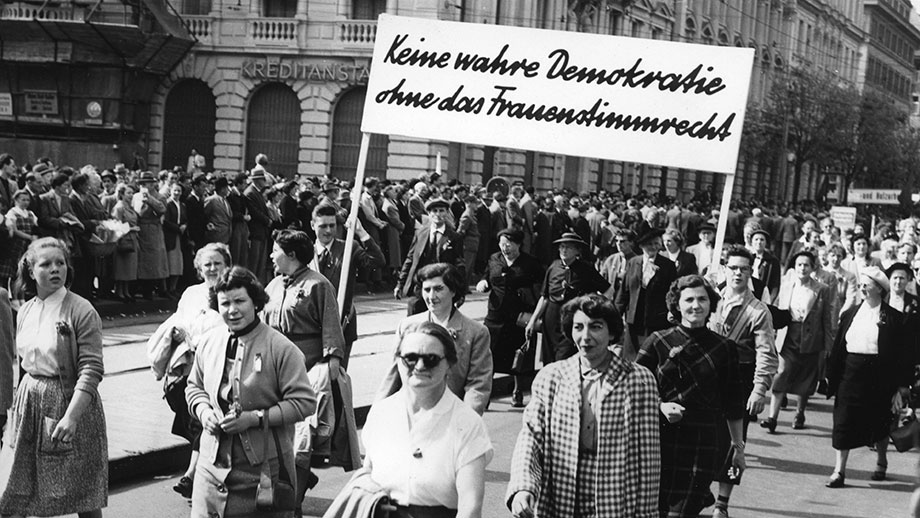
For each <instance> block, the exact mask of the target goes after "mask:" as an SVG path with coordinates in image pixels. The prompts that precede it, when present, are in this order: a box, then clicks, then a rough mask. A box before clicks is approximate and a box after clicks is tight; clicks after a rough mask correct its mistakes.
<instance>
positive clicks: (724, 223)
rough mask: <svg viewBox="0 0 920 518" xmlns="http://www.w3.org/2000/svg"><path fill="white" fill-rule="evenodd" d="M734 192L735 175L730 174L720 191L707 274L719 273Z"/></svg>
mask: <svg viewBox="0 0 920 518" xmlns="http://www.w3.org/2000/svg"><path fill="white" fill-rule="evenodd" d="M734 190H735V175H734V174H730V175H727V176H726V177H725V188H724V189H722V205H721V208H719V224H718V226H717V227H716V243H715V246H713V249H712V263H711V264H710V265H709V273H710V274H713V273H715V272H717V271H719V266H720V265H721V263H722V247H723V246H724V245H725V231H726V230H727V229H728V211H729V209H731V202H732V193H733V191H734Z"/></svg>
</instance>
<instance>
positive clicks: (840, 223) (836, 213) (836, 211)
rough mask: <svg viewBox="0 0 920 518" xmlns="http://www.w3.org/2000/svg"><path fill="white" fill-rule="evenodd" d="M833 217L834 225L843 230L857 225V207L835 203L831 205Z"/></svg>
mask: <svg viewBox="0 0 920 518" xmlns="http://www.w3.org/2000/svg"><path fill="white" fill-rule="evenodd" d="M831 219H832V220H833V221H834V226H835V227H837V228H840V229H841V230H846V229H848V228H853V227H855V226H856V207H842V206H839V205H834V206H833V207H831Z"/></svg>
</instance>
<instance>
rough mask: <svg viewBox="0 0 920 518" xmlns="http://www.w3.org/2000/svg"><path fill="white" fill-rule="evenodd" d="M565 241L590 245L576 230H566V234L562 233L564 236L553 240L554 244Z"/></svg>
mask: <svg viewBox="0 0 920 518" xmlns="http://www.w3.org/2000/svg"><path fill="white" fill-rule="evenodd" d="M563 243H573V244H576V245H581V246H588V243H585V242H584V241H583V240H582V239H581V236H579V235H578V234H576V233H575V232H566V233H565V234H562V237H560V238H559V239H557V240H555V241H553V244H554V245H561V244H563Z"/></svg>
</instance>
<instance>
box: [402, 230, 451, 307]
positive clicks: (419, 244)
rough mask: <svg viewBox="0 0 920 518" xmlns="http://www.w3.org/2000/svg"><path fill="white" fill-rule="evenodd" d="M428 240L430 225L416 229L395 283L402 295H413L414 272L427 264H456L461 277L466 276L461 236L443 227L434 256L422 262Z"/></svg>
mask: <svg viewBox="0 0 920 518" xmlns="http://www.w3.org/2000/svg"><path fill="white" fill-rule="evenodd" d="M429 241H431V227H430V226H425V227H422V228H420V229H418V231H417V232H416V233H415V237H414V238H413V239H412V244H411V245H409V253H408V255H406V260H405V261H403V265H402V269H401V270H400V272H399V282H398V284H397V286H398V287H399V289H400V291H401V292H402V296H403V297H408V296H410V295H413V290H414V289H415V272H417V271H418V269H419V268H421V267H423V266H426V265H428V264H432V263H450V264H452V265H454V266H456V267H457V268H458V269H459V270H460V273H461V274H462V275H463V277H464V278H466V263H464V261H463V237H462V236H461V235H460V234H458V233H457V232H456V231H454V230H452V229H451V228H450V227H444V232H443V233H442V234H441V239H439V240H438V242H437V245H436V246H437V252H436V257H430V258H428V262H425V263H424V264H423V262H422V254H423V253H425V250H426V249H427V248H428V242H429Z"/></svg>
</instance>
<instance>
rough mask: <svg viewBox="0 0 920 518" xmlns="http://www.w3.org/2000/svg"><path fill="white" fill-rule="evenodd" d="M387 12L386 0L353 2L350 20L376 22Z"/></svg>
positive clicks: (357, 0)
mask: <svg viewBox="0 0 920 518" xmlns="http://www.w3.org/2000/svg"><path fill="white" fill-rule="evenodd" d="M386 11H387V0H353V3H352V14H351V19H352V20H376V19H377V16H379V15H381V14H383V13H385V12H386Z"/></svg>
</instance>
